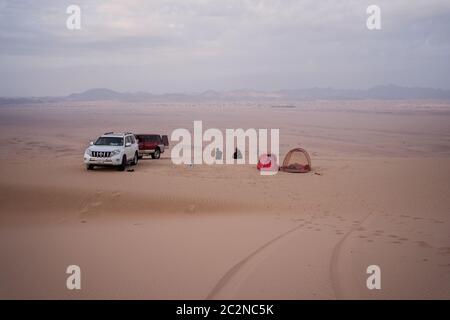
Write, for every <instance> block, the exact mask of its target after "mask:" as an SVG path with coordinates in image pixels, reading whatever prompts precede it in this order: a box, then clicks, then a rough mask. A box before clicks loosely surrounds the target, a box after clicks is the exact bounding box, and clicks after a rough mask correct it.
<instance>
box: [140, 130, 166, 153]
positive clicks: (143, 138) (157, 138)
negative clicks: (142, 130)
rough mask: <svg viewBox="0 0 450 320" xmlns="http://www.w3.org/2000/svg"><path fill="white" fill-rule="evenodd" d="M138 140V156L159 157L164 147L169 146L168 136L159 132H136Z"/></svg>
mask: <svg viewBox="0 0 450 320" xmlns="http://www.w3.org/2000/svg"><path fill="white" fill-rule="evenodd" d="M135 136H136V139H138V141H139V158H142V157H143V156H151V157H152V158H153V159H159V157H160V156H161V153H164V149H166V148H167V147H168V146H169V138H168V137H167V136H166V135H159V134H136V135H135Z"/></svg>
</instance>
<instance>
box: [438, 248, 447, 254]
mask: <svg viewBox="0 0 450 320" xmlns="http://www.w3.org/2000/svg"><path fill="white" fill-rule="evenodd" d="M438 250H439V254H441V255H447V254H450V247H440V248H439V249H438Z"/></svg>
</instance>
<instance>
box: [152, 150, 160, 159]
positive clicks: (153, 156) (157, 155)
mask: <svg viewBox="0 0 450 320" xmlns="http://www.w3.org/2000/svg"><path fill="white" fill-rule="evenodd" d="M160 157H161V150H159V148H157V149H156V150H155V152H153V153H152V158H153V159H159V158H160Z"/></svg>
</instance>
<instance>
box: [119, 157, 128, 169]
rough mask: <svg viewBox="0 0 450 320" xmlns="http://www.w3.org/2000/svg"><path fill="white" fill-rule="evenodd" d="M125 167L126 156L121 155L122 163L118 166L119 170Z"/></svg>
mask: <svg viewBox="0 0 450 320" xmlns="http://www.w3.org/2000/svg"><path fill="white" fill-rule="evenodd" d="M126 167H127V156H125V155H124V156H123V157H122V163H121V164H120V166H119V167H118V169H119V171H125V168H126Z"/></svg>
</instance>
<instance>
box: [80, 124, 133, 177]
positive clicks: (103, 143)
mask: <svg viewBox="0 0 450 320" xmlns="http://www.w3.org/2000/svg"><path fill="white" fill-rule="evenodd" d="M138 156H139V145H138V142H137V140H136V138H135V137H134V134H132V133H130V132H127V133H114V132H108V133H105V134H104V135H102V136H101V137H99V138H98V139H97V141H96V142H92V141H91V143H90V146H89V147H88V148H87V149H86V151H85V152H84V163H85V164H86V168H87V169H88V170H92V169H94V167H95V166H117V167H118V169H119V170H120V171H124V170H125V168H126V166H127V164H131V165H136V164H137V163H138Z"/></svg>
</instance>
